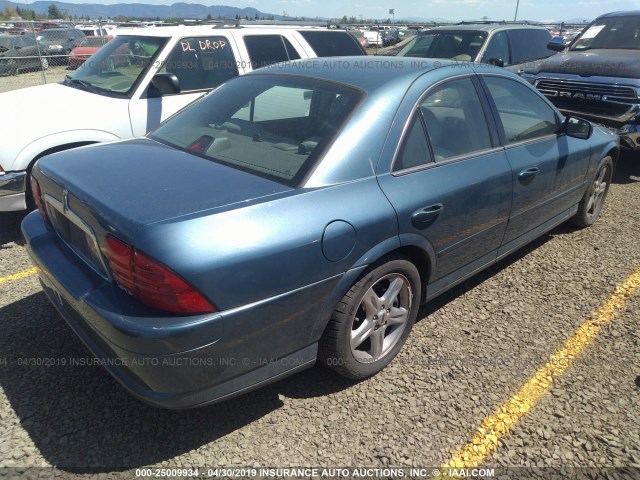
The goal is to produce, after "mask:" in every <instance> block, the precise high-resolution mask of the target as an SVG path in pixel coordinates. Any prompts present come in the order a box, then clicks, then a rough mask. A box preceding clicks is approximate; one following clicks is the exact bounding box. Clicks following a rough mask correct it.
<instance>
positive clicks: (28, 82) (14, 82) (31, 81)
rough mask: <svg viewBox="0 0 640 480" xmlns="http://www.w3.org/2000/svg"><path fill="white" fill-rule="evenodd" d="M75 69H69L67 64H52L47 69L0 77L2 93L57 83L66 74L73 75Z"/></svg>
mask: <svg viewBox="0 0 640 480" xmlns="http://www.w3.org/2000/svg"><path fill="white" fill-rule="evenodd" d="M72 73H73V70H67V67H65V66H51V67H49V68H48V69H47V70H44V71H42V70H36V71H33V72H22V73H19V74H18V75H14V76H9V77H0V93H1V92H8V91H10V90H16V89H18V88H25V87H33V86H34V85H42V84H43V83H56V82H60V81H62V80H63V79H64V76H65V75H71V74H72Z"/></svg>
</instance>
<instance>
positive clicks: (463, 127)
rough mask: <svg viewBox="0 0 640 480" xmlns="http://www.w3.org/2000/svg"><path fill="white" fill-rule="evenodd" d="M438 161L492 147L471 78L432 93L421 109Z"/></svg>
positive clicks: (446, 84)
mask: <svg viewBox="0 0 640 480" xmlns="http://www.w3.org/2000/svg"><path fill="white" fill-rule="evenodd" d="M420 111H421V113H422V115H423V117H424V122H425V124H426V127H427V133H428V135H429V139H430V140H431V147H432V148H433V156H434V157H435V160H436V161H441V160H446V159H448V158H452V157H458V156H460V155H468V154H471V153H473V152H477V151H480V150H486V149H489V148H491V147H492V144H491V137H490V134H489V127H488V126H487V121H486V118H485V116H484V110H483V108H482V104H481V103H480V98H479V97H478V93H477V92H476V89H475V86H474V84H473V81H472V80H471V78H468V77H467V78H462V79H459V80H452V81H449V82H446V83H443V84H442V85H439V86H437V87H435V88H434V89H432V90H431V91H430V92H429V94H428V95H427V97H426V98H425V100H424V101H423V102H422V104H421V105H420Z"/></svg>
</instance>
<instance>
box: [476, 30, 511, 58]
mask: <svg viewBox="0 0 640 480" xmlns="http://www.w3.org/2000/svg"><path fill="white" fill-rule="evenodd" d="M489 60H502V61H503V62H504V63H503V64H504V66H507V65H511V61H510V60H511V59H510V55H509V41H508V39H507V34H506V33H505V32H496V33H495V34H494V35H493V36H492V37H491V40H489V44H488V45H487V49H486V50H485V51H484V55H483V56H482V61H483V62H484V63H489Z"/></svg>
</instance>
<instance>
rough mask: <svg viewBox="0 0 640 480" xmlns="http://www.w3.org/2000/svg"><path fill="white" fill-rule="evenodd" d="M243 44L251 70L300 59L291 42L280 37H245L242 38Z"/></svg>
mask: <svg viewBox="0 0 640 480" xmlns="http://www.w3.org/2000/svg"><path fill="white" fill-rule="evenodd" d="M244 44H245V45H246V47H247V51H248V52H249V59H250V60H251V65H252V67H253V68H262V67H267V66H269V65H273V64H274V63H280V62H286V61H288V60H297V59H299V58H300V54H299V53H298V52H297V51H296V49H295V48H294V47H293V45H291V42H289V40H287V39H286V38H285V37H283V36H282V35H247V36H245V37H244Z"/></svg>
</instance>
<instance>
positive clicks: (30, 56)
mask: <svg viewBox="0 0 640 480" xmlns="http://www.w3.org/2000/svg"><path fill="white" fill-rule="evenodd" d="M96 39H97V41H98V42H99V44H104V43H106V41H107V39H106V38H105V37H86V36H85V34H84V33H83V32H82V31H80V30H79V29H76V28H51V29H45V30H41V31H39V32H36V31H25V32H22V33H21V34H17V35H6V34H2V35H0V92H6V91H10V90H16V89H18V88H25V87H30V86H34V85H42V84H45V83H55V82H60V81H62V80H63V79H64V77H65V75H70V74H72V73H73V69H74V68H76V67H77V66H78V65H79V64H80V63H81V62H82V61H83V60H84V59H85V58H87V57H88V55H86V54H85V55H84V56H83V58H82V59H80V58H79V56H78V54H77V53H72V52H73V51H74V49H75V48H76V47H80V46H81V45H84V43H86V42H90V41H92V42H94V43H95V41H96ZM98 46H100V45H98ZM96 50H97V48H96Z"/></svg>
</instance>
